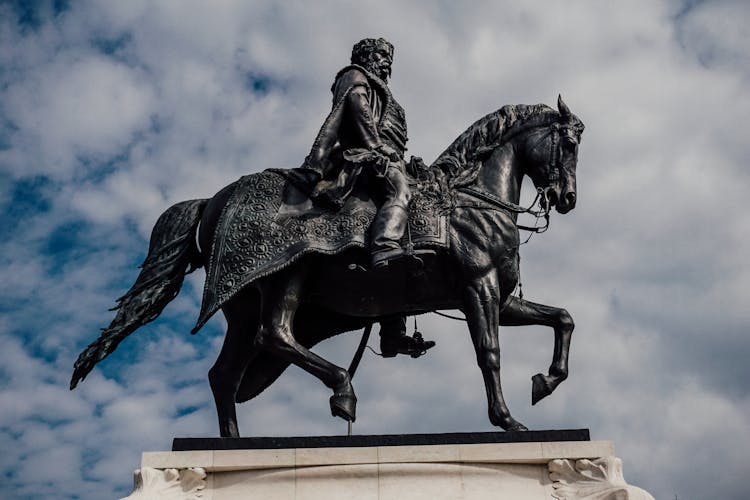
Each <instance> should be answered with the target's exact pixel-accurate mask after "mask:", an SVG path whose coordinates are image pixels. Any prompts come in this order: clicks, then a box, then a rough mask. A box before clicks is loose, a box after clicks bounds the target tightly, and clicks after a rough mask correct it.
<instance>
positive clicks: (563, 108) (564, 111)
mask: <svg viewBox="0 0 750 500" xmlns="http://www.w3.org/2000/svg"><path fill="white" fill-rule="evenodd" d="M557 109H558V110H560V116H562V117H563V118H567V117H569V116H570V115H572V114H573V113H571V112H570V108H568V105H567V104H565V103H564V102H563V100H562V95H560V94H557Z"/></svg>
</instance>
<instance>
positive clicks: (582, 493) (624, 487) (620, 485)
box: [547, 457, 654, 500]
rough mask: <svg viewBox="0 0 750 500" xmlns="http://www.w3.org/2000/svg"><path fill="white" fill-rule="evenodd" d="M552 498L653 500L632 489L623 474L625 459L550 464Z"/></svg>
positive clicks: (562, 460)
mask: <svg viewBox="0 0 750 500" xmlns="http://www.w3.org/2000/svg"><path fill="white" fill-rule="evenodd" d="M547 467H548V469H549V476H550V479H551V480H552V487H553V488H554V489H555V491H554V493H553V494H552V496H553V497H554V498H557V499H558V500H654V497H652V496H651V495H650V494H649V493H647V492H646V491H644V490H642V489H640V488H637V487H635V486H630V485H629V484H627V483H626V482H625V478H624V477H623V475H622V460H620V459H619V458H617V457H603V458H597V459H596V460H585V459H583V460H570V459H558V460H552V461H551V462H550V463H549V464H548V466H547Z"/></svg>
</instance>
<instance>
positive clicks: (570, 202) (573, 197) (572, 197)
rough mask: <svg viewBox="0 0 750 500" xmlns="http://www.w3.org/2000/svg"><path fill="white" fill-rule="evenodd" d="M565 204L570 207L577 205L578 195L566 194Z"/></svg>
mask: <svg viewBox="0 0 750 500" xmlns="http://www.w3.org/2000/svg"><path fill="white" fill-rule="evenodd" d="M565 202H566V203H567V204H568V205H571V206H572V205H575V204H576V194H575V193H572V192H571V193H566V194H565Z"/></svg>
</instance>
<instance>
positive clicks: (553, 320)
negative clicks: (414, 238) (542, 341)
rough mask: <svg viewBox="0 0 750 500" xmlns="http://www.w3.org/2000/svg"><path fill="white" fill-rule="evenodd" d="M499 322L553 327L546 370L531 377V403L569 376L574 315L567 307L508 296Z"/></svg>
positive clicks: (547, 394) (548, 393)
mask: <svg viewBox="0 0 750 500" xmlns="http://www.w3.org/2000/svg"><path fill="white" fill-rule="evenodd" d="M500 324H501V325H503V326H525V325H543V326H549V327H552V328H553V329H554V331H555V350H554V353H553V354H552V364H551V365H550V367H549V373H548V374H547V375H543V374H541V373H537V374H536V375H534V376H533V377H532V378H531V380H532V388H531V404H536V403H537V402H538V401H539V400H541V399H542V398H544V397H546V396H549V395H550V394H552V391H554V390H555V389H556V388H557V386H558V385H560V383H561V382H562V381H563V380H565V379H566V378H568V354H569V353H570V340H571V337H572V336H573V328H574V327H575V324H574V323H573V318H571V317H570V314H568V311H566V310H565V309H562V308H559V307H552V306H545V305H543V304H536V303H534V302H529V301H528V300H523V299H519V298H517V297H511V298H510V300H509V301H508V302H507V304H506V305H505V307H504V308H503V310H502V311H501V312H500Z"/></svg>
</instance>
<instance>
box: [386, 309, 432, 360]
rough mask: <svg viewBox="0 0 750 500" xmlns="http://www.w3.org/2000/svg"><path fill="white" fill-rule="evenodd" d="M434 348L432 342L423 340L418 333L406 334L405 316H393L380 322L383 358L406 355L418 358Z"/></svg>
mask: <svg viewBox="0 0 750 500" xmlns="http://www.w3.org/2000/svg"><path fill="white" fill-rule="evenodd" d="M432 347H435V342H433V341H432V340H424V339H423V338H422V335H421V334H420V333H415V334H414V336H413V337H410V336H409V335H407V334H406V316H395V317H392V318H389V319H387V320H383V321H381V322H380V352H381V354H382V355H383V357H384V358H392V357H394V356H396V355H397V354H408V355H409V356H411V357H412V358H418V357H419V356H421V355H423V354H424V353H426V352H427V350H428V349H431V348H432Z"/></svg>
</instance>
